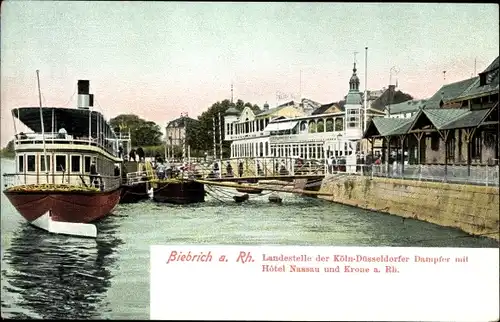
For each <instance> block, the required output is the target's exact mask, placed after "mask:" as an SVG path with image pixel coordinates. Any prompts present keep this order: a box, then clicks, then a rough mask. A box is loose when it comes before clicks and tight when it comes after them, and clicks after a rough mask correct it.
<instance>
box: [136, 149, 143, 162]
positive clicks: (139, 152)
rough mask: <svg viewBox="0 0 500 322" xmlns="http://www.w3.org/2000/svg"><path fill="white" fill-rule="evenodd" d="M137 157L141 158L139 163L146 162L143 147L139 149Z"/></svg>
mask: <svg viewBox="0 0 500 322" xmlns="http://www.w3.org/2000/svg"><path fill="white" fill-rule="evenodd" d="M137 155H138V156H139V162H144V150H143V149H142V148H141V147H138V148H137Z"/></svg>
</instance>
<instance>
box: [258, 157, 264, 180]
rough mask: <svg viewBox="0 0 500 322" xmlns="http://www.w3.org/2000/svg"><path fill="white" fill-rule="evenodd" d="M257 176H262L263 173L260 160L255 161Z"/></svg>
mask: <svg viewBox="0 0 500 322" xmlns="http://www.w3.org/2000/svg"><path fill="white" fill-rule="evenodd" d="M257 175H259V176H263V175H264V172H263V171H262V166H261V164H260V160H257Z"/></svg>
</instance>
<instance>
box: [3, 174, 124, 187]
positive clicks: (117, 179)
mask: <svg viewBox="0 0 500 322" xmlns="http://www.w3.org/2000/svg"><path fill="white" fill-rule="evenodd" d="M91 177H92V179H93V181H94V183H93V184H92V182H91ZM101 183H102V189H101V190H102V191H112V190H115V189H117V188H119V187H120V186H121V176H105V175H92V176H91V175H90V174H88V173H85V174H83V173H70V174H68V173H38V174H37V173H29V172H26V173H19V172H18V173H5V174H3V185H4V188H10V187H13V186H24V185H42V184H48V185H63V186H76V187H92V186H94V187H96V188H101V187H100V184H101Z"/></svg>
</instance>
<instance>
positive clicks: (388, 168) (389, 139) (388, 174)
mask: <svg viewBox="0 0 500 322" xmlns="http://www.w3.org/2000/svg"><path fill="white" fill-rule="evenodd" d="M390 157H391V137H390V136H388V137H387V159H386V161H387V176H390V162H389V160H390Z"/></svg>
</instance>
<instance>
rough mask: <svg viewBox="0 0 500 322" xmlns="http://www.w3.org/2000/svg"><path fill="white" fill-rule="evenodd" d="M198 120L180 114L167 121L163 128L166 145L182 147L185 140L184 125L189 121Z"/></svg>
mask: <svg viewBox="0 0 500 322" xmlns="http://www.w3.org/2000/svg"><path fill="white" fill-rule="evenodd" d="M198 122H199V121H198V120H196V119H193V118H190V117H188V116H187V115H182V116H181V117H179V118H177V119H175V120H173V121H170V122H168V124H167V126H166V128H165V141H166V144H167V146H168V147H170V148H171V149H174V148H175V147H182V146H183V144H184V141H185V140H186V125H189V124H190V123H198Z"/></svg>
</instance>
